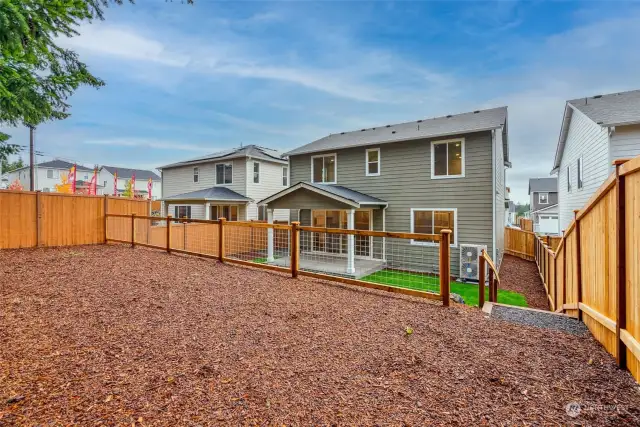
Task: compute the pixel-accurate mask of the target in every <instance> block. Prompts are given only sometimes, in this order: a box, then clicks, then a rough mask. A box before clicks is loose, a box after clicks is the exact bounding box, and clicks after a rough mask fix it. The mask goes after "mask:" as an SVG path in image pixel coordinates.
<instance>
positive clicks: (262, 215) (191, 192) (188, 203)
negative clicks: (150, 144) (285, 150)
mask: <svg viewBox="0 0 640 427" xmlns="http://www.w3.org/2000/svg"><path fill="white" fill-rule="evenodd" d="M158 169H159V170H160V171H161V177H162V201H163V215H167V214H169V215H173V216H174V217H188V218H195V219H218V218H221V217H224V218H226V219H227V220H231V221H248V220H255V219H260V220H263V219H264V220H266V219H267V217H266V215H267V214H266V210H265V209H263V208H261V209H258V206H257V204H256V202H258V201H259V200H262V199H264V198H266V197H268V196H270V195H272V194H274V193H277V192H278V191H280V190H282V189H283V188H287V187H288V186H289V162H288V161H287V160H286V159H284V158H283V157H282V155H281V154H280V153H279V152H277V151H275V150H271V149H268V148H264V147H259V146H257V145H247V146H244V147H240V148H235V149H231V150H226V151H221V152H218V153H213V154H209V155H207V156H204V157H199V158H195V159H191V160H187V161H183V162H178V163H172V164H169V165H166V166H162V167H160V168H158ZM273 219H275V220H279V221H289V210H288V209H279V210H275V211H274V212H273Z"/></svg>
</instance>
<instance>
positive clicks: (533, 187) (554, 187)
mask: <svg viewBox="0 0 640 427" xmlns="http://www.w3.org/2000/svg"><path fill="white" fill-rule="evenodd" d="M539 191H546V192H549V193H557V192H558V178H530V179H529V194H531V193H533V192H539Z"/></svg>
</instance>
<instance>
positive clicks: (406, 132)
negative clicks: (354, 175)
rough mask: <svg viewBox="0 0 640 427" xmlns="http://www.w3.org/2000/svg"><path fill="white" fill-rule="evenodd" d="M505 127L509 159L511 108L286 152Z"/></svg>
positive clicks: (345, 135)
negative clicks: (509, 114)
mask: <svg viewBox="0 0 640 427" xmlns="http://www.w3.org/2000/svg"><path fill="white" fill-rule="evenodd" d="M498 128H503V131H504V133H505V136H504V138H503V145H504V158H505V161H508V160H509V152H508V141H507V135H506V133H507V132H506V130H507V107H499V108H491V109H488V110H476V111H473V112H469V113H462V114H455V115H448V116H443V117H436V118H432V119H421V120H416V121H413V122H406V123H398V124H393V125H381V126H376V127H374V128H369V129H361V130H357V131H352V132H340V133H336V134H331V135H329V136H326V137H324V138H320V139H318V140H316V141H313V142H311V143H309V144H307V145H303V146H302V147H298V148H296V149H294V150H291V151H289V152H288V153H285V154H286V155H288V156H293V155H297V154H307V153H315V152H320V151H328V150H334V149H341V148H348V147H359V146H365V145H377V144H384V143H390V142H398V141H408V140H413V139H421V138H434V137H441V136H447V135H458V134H465V133H471V132H480V131H488V130H493V129H498Z"/></svg>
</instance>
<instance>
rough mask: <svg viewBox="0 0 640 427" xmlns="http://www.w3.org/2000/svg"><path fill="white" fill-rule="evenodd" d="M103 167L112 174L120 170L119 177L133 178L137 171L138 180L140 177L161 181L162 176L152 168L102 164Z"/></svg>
mask: <svg viewBox="0 0 640 427" xmlns="http://www.w3.org/2000/svg"><path fill="white" fill-rule="evenodd" d="M101 169H106V170H107V171H109V173H110V174H111V175H113V173H114V172H116V171H118V178H125V179H131V178H132V177H133V174H134V173H135V174H136V181H137V180H139V179H141V180H144V179H149V178H151V179H152V180H153V181H160V177H159V176H158V174H157V173H155V172H153V171H150V170H144V169H128V168H121V167H118V166H102V168H101Z"/></svg>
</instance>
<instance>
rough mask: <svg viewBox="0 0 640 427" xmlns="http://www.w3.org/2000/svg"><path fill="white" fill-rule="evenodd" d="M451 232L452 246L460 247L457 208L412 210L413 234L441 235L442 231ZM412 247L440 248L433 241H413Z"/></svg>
mask: <svg viewBox="0 0 640 427" xmlns="http://www.w3.org/2000/svg"><path fill="white" fill-rule="evenodd" d="M446 229H448V230H451V246H452V247H457V246H458V209H457V208H437V209H430V208H428V209H427V208H413V209H411V232H412V233H422V234H440V232H441V231H442V230H446ZM411 244H412V245H422V246H438V243H436V242H432V241H430V240H429V241H421V240H414V239H411Z"/></svg>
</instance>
